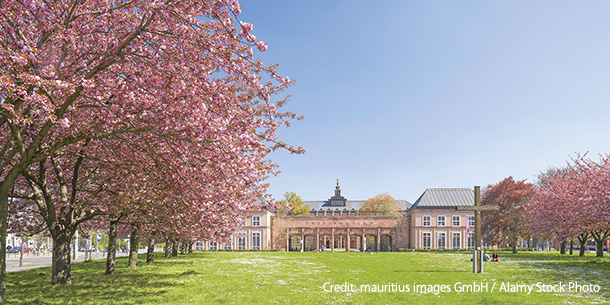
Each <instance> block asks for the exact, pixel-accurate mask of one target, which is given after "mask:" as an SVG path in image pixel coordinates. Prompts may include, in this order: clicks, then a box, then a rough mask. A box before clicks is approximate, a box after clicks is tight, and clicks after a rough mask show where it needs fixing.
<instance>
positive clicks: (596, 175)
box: [482, 155, 610, 256]
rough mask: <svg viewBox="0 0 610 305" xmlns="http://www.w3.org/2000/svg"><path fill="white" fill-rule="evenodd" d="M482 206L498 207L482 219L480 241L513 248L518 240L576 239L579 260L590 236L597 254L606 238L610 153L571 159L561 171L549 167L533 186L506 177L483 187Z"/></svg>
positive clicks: (609, 213) (608, 234)
mask: <svg viewBox="0 0 610 305" xmlns="http://www.w3.org/2000/svg"><path fill="white" fill-rule="evenodd" d="M482 197H483V198H482V204H483V205H498V206H499V208H500V210H499V211H497V212H486V213H484V215H483V232H484V239H485V241H486V242H487V243H489V244H495V245H502V244H509V245H512V246H513V251H514V252H516V245H517V241H518V240H519V239H520V238H522V239H525V240H529V239H534V240H538V239H546V240H553V241H556V242H558V243H561V250H562V253H565V246H566V243H567V241H572V240H574V239H578V240H579V241H580V245H581V246H580V256H583V255H584V252H585V249H586V241H587V240H588V239H589V238H593V239H594V240H595V242H596V244H597V256H603V246H604V242H605V241H606V240H607V239H608V238H609V237H610V155H604V156H600V159H599V161H594V160H592V159H590V158H588V157H586V156H581V155H579V156H577V157H576V158H573V159H572V160H571V161H569V162H568V163H567V165H566V166H565V167H563V168H553V169H549V170H547V171H545V172H543V173H541V174H540V175H539V176H538V181H537V184H536V185H534V184H532V183H528V182H525V181H515V180H514V179H513V178H512V177H508V178H506V179H504V180H502V181H501V182H499V183H497V184H495V185H489V186H487V187H486V188H485V190H484V192H483V196H482Z"/></svg>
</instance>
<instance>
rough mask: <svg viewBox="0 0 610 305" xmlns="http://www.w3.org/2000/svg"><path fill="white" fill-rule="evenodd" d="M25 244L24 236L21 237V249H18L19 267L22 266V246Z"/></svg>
mask: <svg viewBox="0 0 610 305" xmlns="http://www.w3.org/2000/svg"><path fill="white" fill-rule="evenodd" d="M24 245H25V238H23V237H21V251H19V267H23V246H24Z"/></svg>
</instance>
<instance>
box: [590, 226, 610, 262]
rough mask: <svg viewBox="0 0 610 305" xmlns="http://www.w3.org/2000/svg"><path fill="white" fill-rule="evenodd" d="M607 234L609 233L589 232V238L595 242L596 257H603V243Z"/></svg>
mask: <svg viewBox="0 0 610 305" xmlns="http://www.w3.org/2000/svg"><path fill="white" fill-rule="evenodd" d="M608 233H609V231H596V232H591V236H593V240H595V245H596V246H597V251H596V257H603V256H604V241H606V237H607V236H608Z"/></svg>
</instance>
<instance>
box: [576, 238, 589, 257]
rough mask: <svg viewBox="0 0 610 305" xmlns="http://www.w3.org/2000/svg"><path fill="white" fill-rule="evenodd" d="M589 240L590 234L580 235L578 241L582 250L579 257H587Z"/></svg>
mask: <svg viewBox="0 0 610 305" xmlns="http://www.w3.org/2000/svg"><path fill="white" fill-rule="evenodd" d="M587 239H589V234H581V235H578V241H579V242H580V250H579V251H578V256H585V250H586V248H587Z"/></svg>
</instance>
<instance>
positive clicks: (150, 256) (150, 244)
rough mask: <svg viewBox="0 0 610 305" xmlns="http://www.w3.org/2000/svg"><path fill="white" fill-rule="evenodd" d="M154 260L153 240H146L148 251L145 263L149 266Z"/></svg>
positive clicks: (152, 238)
mask: <svg viewBox="0 0 610 305" xmlns="http://www.w3.org/2000/svg"><path fill="white" fill-rule="evenodd" d="M154 258H155V238H154V237H152V236H151V237H149V238H148V251H147V252H146V263H147V264H151V263H152V262H153V259H154Z"/></svg>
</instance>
